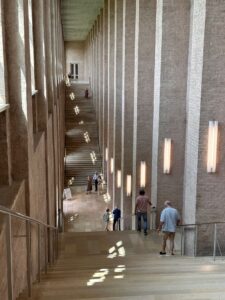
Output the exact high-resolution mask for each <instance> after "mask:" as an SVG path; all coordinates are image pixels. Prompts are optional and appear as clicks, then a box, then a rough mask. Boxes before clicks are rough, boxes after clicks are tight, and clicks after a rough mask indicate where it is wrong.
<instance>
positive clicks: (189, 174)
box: [183, 0, 206, 255]
mask: <svg viewBox="0 0 225 300" xmlns="http://www.w3.org/2000/svg"><path fill="white" fill-rule="evenodd" d="M205 13H206V1H196V0H195V1H192V6H191V18H190V40H189V59H188V81H187V126H186V149H185V169H184V200H183V223H184V224H194V223H196V221H197V220H196V198H197V177H198V175H197V174H198V154H199V125H200V109H201V93H202V70H203V53H204V33H205ZM203 172H206V168H205V170H204V171H203ZM198 222H199V221H198ZM186 241H187V243H186V245H185V246H186V247H185V248H186V249H185V251H186V253H188V254H190V255H193V254H194V231H192V232H191V231H190V230H189V232H188V233H187V236H186Z"/></svg>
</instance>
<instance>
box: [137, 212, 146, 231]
mask: <svg viewBox="0 0 225 300" xmlns="http://www.w3.org/2000/svg"><path fill="white" fill-rule="evenodd" d="M141 218H143V222H144V232H147V212H144V213H142V212H138V213H137V220H138V231H141Z"/></svg>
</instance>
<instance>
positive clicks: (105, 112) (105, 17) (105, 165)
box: [102, 0, 109, 180]
mask: <svg viewBox="0 0 225 300" xmlns="http://www.w3.org/2000/svg"><path fill="white" fill-rule="evenodd" d="M108 5H109V0H105V5H104V10H103V43H104V50H103V52H104V53H103V59H104V62H103V63H104V72H103V73H104V83H103V86H104V93H103V97H104V99H103V147H102V148H103V175H104V177H105V178H106V180H107V170H108V162H109V160H108V161H107V157H106V149H108V148H107V146H108V145H107V138H108V59H109V57H108V54H109V53H108ZM108 158H109V157H108Z"/></svg>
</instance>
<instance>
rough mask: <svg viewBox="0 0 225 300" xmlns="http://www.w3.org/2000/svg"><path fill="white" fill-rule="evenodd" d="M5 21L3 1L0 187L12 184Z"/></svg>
mask: <svg viewBox="0 0 225 300" xmlns="http://www.w3.org/2000/svg"><path fill="white" fill-rule="evenodd" d="M4 24H5V20H4V7H3V1H0V76H1V82H0V110H1V112H0V141H1V147H0V155H1V162H0V169H1V170H2V173H1V176H0V185H8V184H11V181H12V180H11V172H10V169H11V157H10V138H9V137H10V126H9V111H8V110H3V107H4V105H7V103H8V97H7V89H6V86H7V78H6V76H5V74H6V72H5V71H6V55H5V53H6V52H5V26H4Z"/></svg>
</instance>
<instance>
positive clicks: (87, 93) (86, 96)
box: [85, 89, 89, 98]
mask: <svg viewBox="0 0 225 300" xmlns="http://www.w3.org/2000/svg"><path fill="white" fill-rule="evenodd" d="M88 96H89V92H88V89H86V90H85V98H88Z"/></svg>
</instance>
